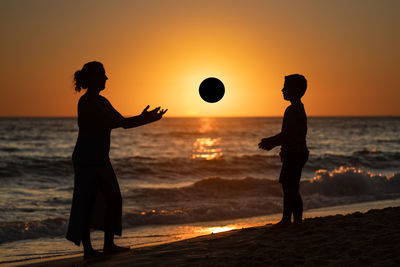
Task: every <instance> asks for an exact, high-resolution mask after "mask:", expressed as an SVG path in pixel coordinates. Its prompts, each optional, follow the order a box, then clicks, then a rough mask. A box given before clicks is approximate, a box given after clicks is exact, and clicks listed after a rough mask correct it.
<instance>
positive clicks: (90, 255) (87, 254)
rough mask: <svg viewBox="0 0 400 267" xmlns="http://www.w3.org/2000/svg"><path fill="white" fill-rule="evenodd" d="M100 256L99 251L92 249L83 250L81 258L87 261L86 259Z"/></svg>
mask: <svg viewBox="0 0 400 267" xmlns="http://www.w3.org/2000/svg"><path fill="white" fill-rule="evenodd" d="M101 255H102V253H101V252H99V251H97V250H94V249H87V250H84V251H83V258H84V259H85V260H87V259H93V258H96V257H99V256H101Z"/></svg>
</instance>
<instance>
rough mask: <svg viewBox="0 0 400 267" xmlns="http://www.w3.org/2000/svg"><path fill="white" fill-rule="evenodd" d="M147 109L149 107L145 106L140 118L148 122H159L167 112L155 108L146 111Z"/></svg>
mask: <svg viewBox="0 0 400 267" xmlns="http://www.w3.org/2000/svg"><path fill="white" fill-rule="evenodd" d="M149 108H150V106H149V105H147V107H146V108H145V109H143V111H142V113H141V114H140V116H142V118H143V119H145V120H146V121H148V122H153V121H158V120H160V119H161V118H162V116H163V115H164V114H165V113H166V112H167V110H168V109H161V107H157V108H155V109H153V110H150V111H148V109H149ZM160 109H161V110H160Z"/></svg>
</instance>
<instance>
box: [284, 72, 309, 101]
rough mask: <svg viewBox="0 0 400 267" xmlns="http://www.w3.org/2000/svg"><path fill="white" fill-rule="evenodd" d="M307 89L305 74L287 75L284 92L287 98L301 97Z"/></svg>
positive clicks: (295, 98)
mask: <svg viewBox="0 0 400 267" xmlns="http://www.w3.org/2000/svg"><path fill="white" fill-rule="evenodd" d="M306 89H307V80H306V78H304V76H303V75H300V74H291V75H288V76H285V84H284V85H283V89H282V93H283V98H284V99H285V100H289V101H292V100H297V99H300V98H301V97H302V96H303V95H304V93H305V92H306Z"/></svg>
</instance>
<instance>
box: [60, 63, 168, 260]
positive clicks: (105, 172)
mask: <svg viewBox="0 0 400 267" xmlns="http://www.w3.org/2000/svg"><path fill="white" fill-rule="evenodd" d="M107 79H108V78H107V76H106V74H105V70H104V67H103V64H101V63H100V62H96V61H92V62H88V63H86V64H85V65H84V66H83V68H82V69H81V70H78V71H77V72H75V75H74V80H75V90H76V91H77V92H79V91H81V89H82V88H83V89H87V90H86V93H85V94H84V95H82V97H81V98H80V99H79V103H78V126H79V134H78V140H77V142H76V145H75V149H74V152H73V154H72V162H73V166H74V172H75V179H74V193H73V199H72V207H71V215H70V218H69V224H68V232H67V236H66V237H67V239H68V240H70V241H72V242H74V243H75V244H76V245H78V246H79V244H80V242H81V241H82V244H83V248H84V257H85V258H89V257H93V256H96V255H99V254H100V252H98V251H95V250H94V249H93V248H92V244H91V242H90V229H98V230H103V231H104V248H103V252H104V253H112V252H121V251H126V250H129V248H124V247H119V246H116V245H115V244H114V235H121V231H122V224H121V216H122V200H121V192H120V189H119V185H118V181H117V178H116V176H115V173H114V170H113V168H112V166H111V163H110V158H109V156H108V152H109V150H110V134H111V130H112V129H114V128H118V127H123V128H125V129H128V128H133V127H138V126H141V125H144V124H147V123H151V122H154V121H157V120H160V119H161V118H162V116H163V115H164V114H165V112H167V110H160V107H158V108H155V109H153V110H152V111H148V109H149V106H147V107H146V108H145V109H144V110H143V112H142V113H141V114H140V115H138V116H135V117H130V118H124V117H123V116H122V115H121V114H120V113H118V111H116V110H115V109H114V108H113V106H112V105H111V104H110V102H109V101H108V100H107V99H106V98H105V97H103V96H101V95H99V93H100V91H102V90H104V88H105V84H106V80H107Z"/></svg>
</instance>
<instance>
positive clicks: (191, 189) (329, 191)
mask: <svg viewBox="0 0 400 267" xmlns="http://www.w3.org/2000/svg"><path fill="white" fill-rule="evenodd" d="M301 193H302V196H303V202H304V207H305V209H311V208H320V207H325V206H336V205H344V204H350V203H358V202H365V201H376V200H382V199H395V198H399V197H400V173H395V174H393V175H382V174H374V173H371V172H369V171H364V170H362V169H358V168H355V167H344V166H342V167H340V168H337V169H335V170H333V171H327V170H318V171H317V172H316V174H315V177H314V179H313V180H312V181H309V180H305V181H302V182H301ZM124 203H125V204H124V207H125V208H124V214H123V227H124V228H130V227H136V226H143V225H157V224H182V223H190V222H200V221H214V220H226V219H235V218H243V217H251V216H259V215H266V214H273V213H279V212H281V210H282V189H281V185H280V184H279V183H278V182H277V181H276V180H273V179H259V178H251V177H246V178H243V179H223V178H220V177H208V178H204V179H200V180H199V181H197V182H195V183H193V184H191V185H189V186H183V187H176V188H136V189H134V190H132V191H131V192H128V193H127V194H126V195H124ZM132 203H135V204H132ZM66 227H67V216H66V217H59V218H47V219H45V220H42V221H37V220H36V221H35V220H34V221H25V222H23V221H22V222H21V221H19V222H2V223H0V243H4V242H11V241H14V240H21V239H32V238H39V237H50V236H60V235H64V234H65V231H66Z"/></svg>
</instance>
